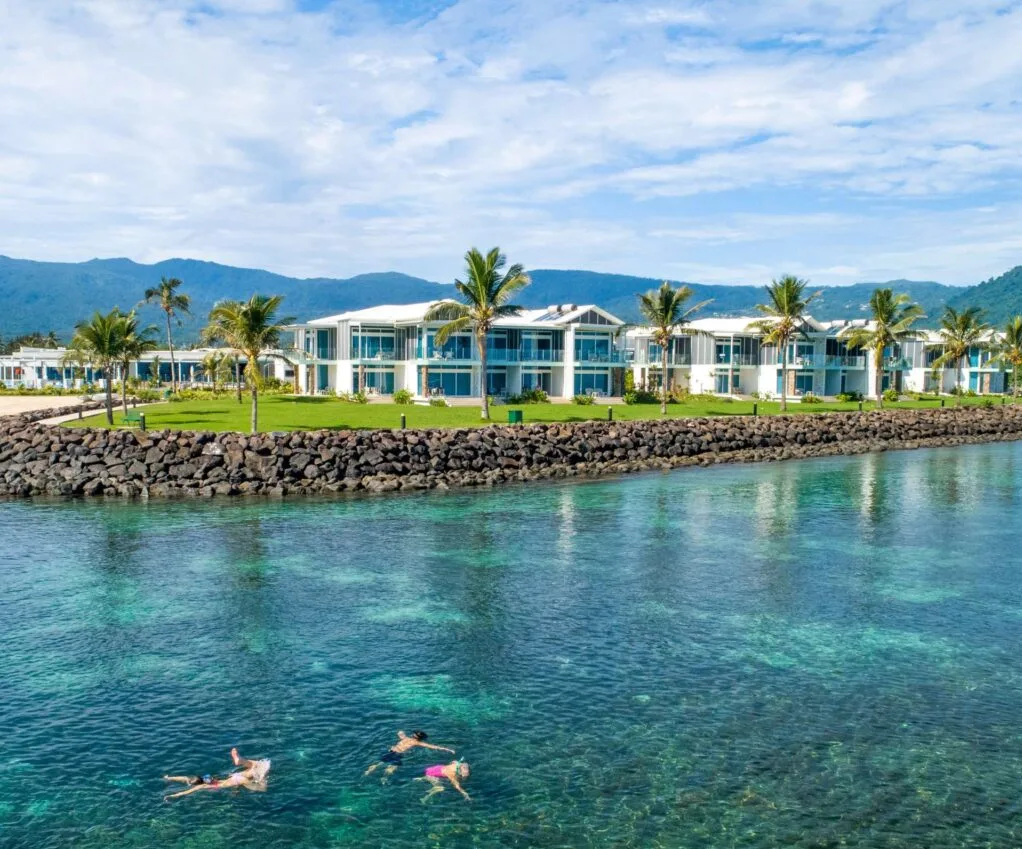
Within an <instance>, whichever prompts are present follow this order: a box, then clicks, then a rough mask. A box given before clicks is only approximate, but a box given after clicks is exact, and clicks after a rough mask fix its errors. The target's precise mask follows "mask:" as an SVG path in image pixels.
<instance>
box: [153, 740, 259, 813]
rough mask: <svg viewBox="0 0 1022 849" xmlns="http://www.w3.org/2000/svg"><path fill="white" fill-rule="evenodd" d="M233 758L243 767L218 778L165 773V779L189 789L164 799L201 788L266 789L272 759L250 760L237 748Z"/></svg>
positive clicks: (232, 752)
mask: <svg viewBox="0 0 1022 849" xmlns="http://www.w3.org/2000/svg"><path fill="white" fill-rule="evenodd" d="M231 760H232V761H234V765H235V766H238V767H241V769H239V770H237V771H236V772H232V773H231V774H230V775H228V776H226V777H224V778H216V777H215V776H213V775H196V776H189V775H165V776H163V780H164V781H176V782H178V783H181V784H187V785H189V786H188V789H187V790H180V791H178V792H177V793H171V794H170V795H169V796H164V797H163V798H164V801H167V800H169V799H176V798H178V797H179V796H188V795H190V794H192V793H196V792H198V791H199V790H230V789H232V788H236V787H244V788H245V789H246V790H265V789H266V776H268V775H269V774H270V759H269V758H264V759H262V760H256V761H253V760H249V759H248V758H243V757H241V755H239V754H238V750H237V749H231Z"/></svg>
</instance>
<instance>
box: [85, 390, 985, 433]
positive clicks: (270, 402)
mask: <svg viewBox="0 0 1022 849" xmlns="http://www.w3.org/2000/svg"><path fill="white" fill-rule="evenodd" d="M964 401H965V403H966V404H968V405H975V404H978V403H981V402H982V401H983V399H982V398H966V399H964ZM946 403H947V405H948V406H951V405H952V404H953V403H954V402H953V400H952V399H947V400H946ZM994 403H996V404H1000V403H1001V402H1000V400H999V399H994ZM752 405H753V402H752V401H731V402H729V401H726V400H722V399H707V398H698V399H693V400H691V401H689V402H687V403H684V404H671V405H670V406H669V407H668V412H667V416H668V418H685V417H693V416H735V415H750V414H751V413H752ZM884 406H885V408H888V407H890V408H901V409H907V408H917V409H918V408H934V407H939V406H940V402H939V401H902V402H899V403H897V404H885V405H884ZM872 408H873V404H872V403H870V402H868V401H867V402H866V403H864V404H863V409H865V410H870V409H872ZM758 409H759V413H760V415H776V414H777V413H779V412H780V404H778V403H776V402H767V401H759V402H758ZM857 409H858V404H856V403H847V404H839V403H824V404H801V403H799V402H794V403H790V404H789V405H788V411H789V412H791V413H820V412H839V411H853V410H857ZM508 410H523V411H524V414H525V422H526V423H529V422H566V421H585V420H588V419H606V417H607V405H606V404H597V405H595V406H592V407H580V406H577V405H575V404H526V405H520V406H514V405H512V406H494V407H491V408H490V413H491V415H492V421H493V422H506V421H507V412H508ZM613 410H614V419H615V420H634V419H658V418H660V407H659V405H651V404H650V405H647V404H643V405H635V406H626V405H624V404H615V405H614V407H613ZM144 412H145V414H146V426H147V427H148V428H149V429H155V430H160V429H165V428H171V429H176V430H213V431H232V430H233V431H247V430H248V424H249V400H248V398H246V399H245V400H244V402H243V403H242V404H240V405H239V404H238V402H237V401H236V400H235V399H234V398H233V397H226V398H218V399H211V400H199V401H179V402H174V403H166V404H156V405H152V406H148V407H145V408H144ZM402 413H404V414H405V416H407V419H408V427H410V428H427V427H473V426H477V425H480V424H487V422H483V421H481V420H480V418H479V408H478V407H446V408H445V407H424V406H398V405H396V404H351V403H347V402H344V401H338V400H337V399H334V398H313V397H291V396H266V397H264V398H260V400H259V429H260V430H262V431H273V430H278V431H280V430H319V429H323V428H328V429H335V430H337V429H360V428H396V427H399V426H400V423H401V414H402ZM122 419H123V414H122V413H121V412H120V410H117V411H115V413H114V422H115V423H116V424H118V425H119V424H121V421H122ZM67 426H68V427H105V426H106V418H105V416H104V415H102V414H101V415H98V416H92V417H91V418H87V419H84V420H82V421H72V422H68V423H67Z"/></svg>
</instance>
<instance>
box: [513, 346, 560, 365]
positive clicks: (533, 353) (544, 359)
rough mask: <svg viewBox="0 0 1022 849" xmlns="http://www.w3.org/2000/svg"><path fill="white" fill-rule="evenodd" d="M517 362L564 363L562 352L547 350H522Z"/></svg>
mask: <svg viewBox="0 0 1022 849" xmlns="http://www.w3.org/2000/svg"><path fill="white" fill-rule="evenodd" d="M518 355H519V360H520V362H523V363H560V362H563V361H564V351H560V350H551V349H549V348H522V349H521V350H520V351H519V352H518Z"/></svg>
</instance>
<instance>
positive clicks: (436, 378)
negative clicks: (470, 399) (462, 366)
mask: <svg viewBox="0 0 1022 849" xmlns="http://www.w3.org/2000/svg"><path fill="white" fill-rule="evenodd" d="M419 393H420V394H421V393H422V373H421V372H420V374H419ZM429 394H430V395H451V396H456V397H467V396H469V395H471V394H472V374H471V373H470V372H469V371H467V370H466V371H449V370H444V369H434V368H431V369H430V370H429Z"/></svg>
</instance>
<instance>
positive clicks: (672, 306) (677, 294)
mask: <svg viewBox="0 0 1022 849" xmlns="http://www.w3.org/2000/svg"><path fill="white" fill-rule="evenodd" d="M692 294H693V293H692V290H691V289H690V288H689V287H688V286H679V287H678V288H677V289H675V288H674V287H673V286H671V284H670V283H668V282H667V281H666V280H665V281H664V282H663V283H661V284H660V288H659V289H655V290H652V291H649V292H646V293H645V294H642V295H639V312H641V313H642V317H643V318H644V319H645V320H646V321H647V322H649V325H650V327H651V328H652V330H653V332H652V333H651V334H650V338H651V339H652V340H653V342H654V344H656V345H659V346H660V353H661V363H660V366H661V368H662V375H663V390H664V391H663V397H662V398H661V401H660V414H661V415H667V399H668V397H669V395H670V392H671V379H670V372H669V371H668V370H667V360H668V352H669V351H670V348H671V345H672V343H673V342H674V333H675V331H677V330H681V332H682V333H693V332H694V331H692V330H691V328H688V327H687V325H688V324H689V323H690V322H691V321H692V316H693V315H695V314H696V313H697V312H699V310H701V309H702V308H703V307H705V306H706V305H707V304H708V303H710V301H708V300H707V301H700V302H699V303H698V304H695V305H694V306H691V307H688V306H686V305H687V303H688V300H689V298H691V297H692Z"/></svg>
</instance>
